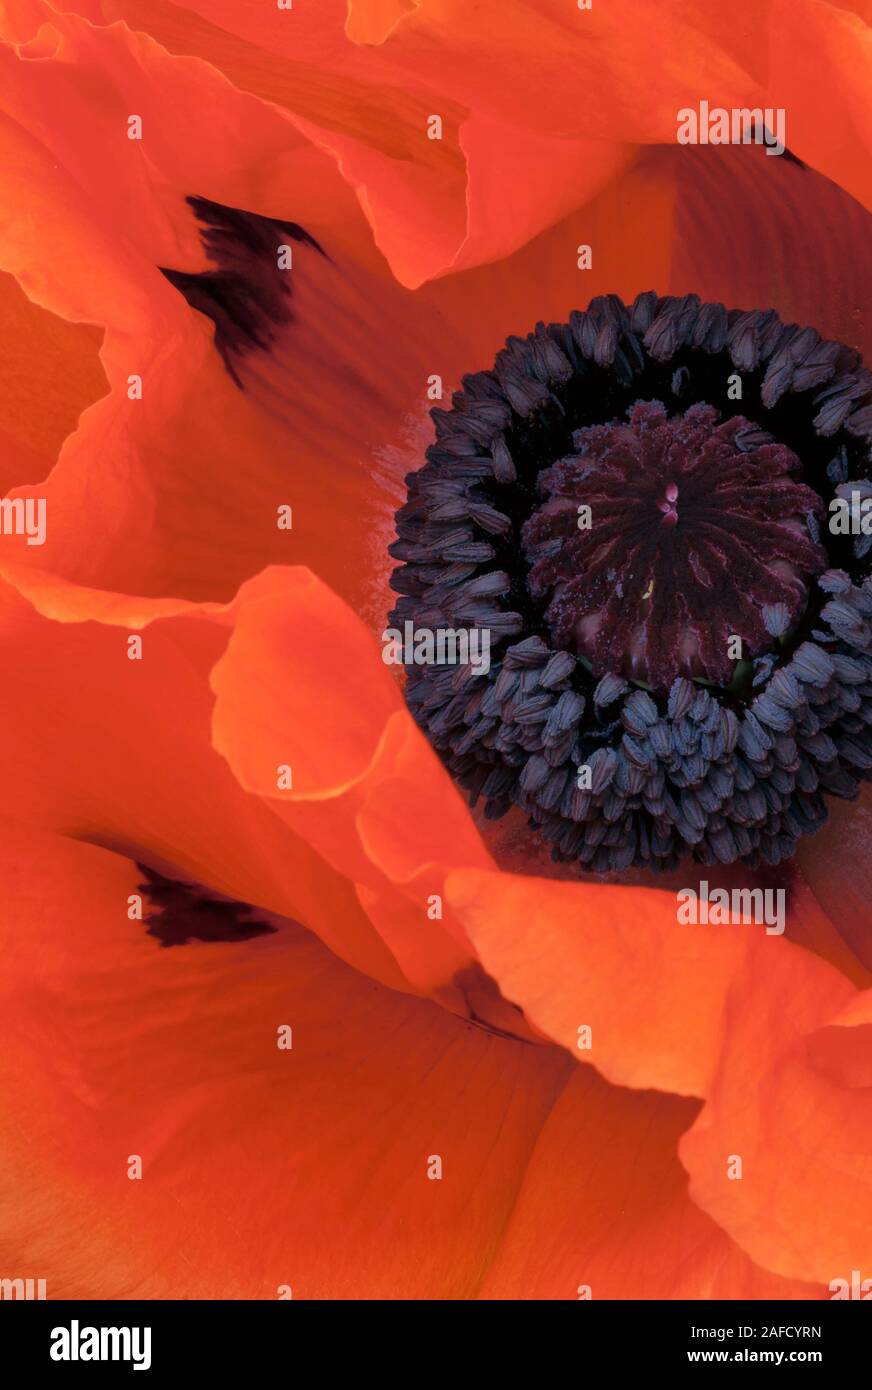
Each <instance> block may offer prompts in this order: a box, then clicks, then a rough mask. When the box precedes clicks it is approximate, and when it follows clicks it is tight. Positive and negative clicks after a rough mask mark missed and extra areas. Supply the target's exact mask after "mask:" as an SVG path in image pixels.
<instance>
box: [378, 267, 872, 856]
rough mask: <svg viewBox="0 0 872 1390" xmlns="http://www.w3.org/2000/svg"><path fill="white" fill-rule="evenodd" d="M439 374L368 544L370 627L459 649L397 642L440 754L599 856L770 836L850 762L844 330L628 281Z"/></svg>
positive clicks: (869, 488) (840, 790)
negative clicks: (443, 654)
mask: <svg viewBox="0 0 872 1390" xmlns="http://www.w3.org/2000/svg"><path fill="white" fill-rule="evenodd" d="M462 385H463V389H462V390H461V391H458V392H456V393H455V394H454V396H453V397H452V402H451V408H450V409H449V410H443V409H435V410H433V411H432V416H433V421H434V424H435V428H436V439H435V441H434V443H433V444H431V445H430V447H429V448H428V450H427V458H426V462H424V463H423V464H422V466H421V467H420V468H419V469H417V470H416V471H415V472H413V473H410V474H409V475H408V477H407V479H406V482H407V486H408V495H407V498H406V501H405V503H404V505H403V506H402V507H401V508H400V510H399V511H398V512H397V533H398V534H397V540H396V541H395V542H394V543H393V544H392V545H391V547H390V549H391V554H392V555H393V556H394V557H395V558H396V559H397V560H398V561H399V562H400V564H399V567H398V568H397V570H396V571H395V572H394V574H393V575H392V577H391V584H392V585H393V588H394V590H395V591H396V593H397V595H398V598H397V601H396V604H395V607H394V610H393V612H392V613H391V618H390V621H391V623H392V627H393V628H400V629H403V630H405V629H407V628H410V629H412V632H413V633H415V632H417V631H419V630H420V629H423V630H424V636H425V637H426V636H428V634H429V637H430V638H431V639H433V638H435V639H436V641H432V640H431V641H430V648H432V649H433V650H440V648H439V643H438V639H439V635H440V634H441V635H442V637H443V639H444V638H445V636H446V633H447V634H449V635H450V637H451V650H456V651H458V652H459V653H461V655H460V656H459V657H456V658H454V659H453V660H452V661H449V662H439V661H436V662H433V663H431V662H429V661H428V660H426V659H423V660H421V659H419V658H418V657H417V656H411V657H404V660H405V661H406V663H407V669H406V700H407V703H408V705H409V708H410V710H411V712H412V714H413V716H414V718H415V720H416V721H417V723H418V724H419V726H420V727H421V728H422V729H423V730H424V731H425V733H426V735H427V737H428V738H429V740H430V742H431V744H432V745H433V747H434V748H435V749H436V750H437V752H438V753H439V755H440V757H441V758H442V759H443V760H444V762H445V764H446V766H447V767H448V768H449V769H450V771H451V773H452V774H453V776H454V777H455V778H456V779H457V781H458V782H459V783H460V784H461V786H463V787H465V788H466V789H467V790H468V792H469V795H470V800H471V801H472V803H473V804H475V802H476V801H477V799H478V798H479V797H481V798H482V799H483V800H484V803H485V815H486V816H488V817H497V816H501V815H503V814H505V813H506V812H507V811H509V810H511V809H512V808H513V807H517V808H519V809H520V810H521V811H523V812H524V813H525V814H526V815H527V816H528V822H529V825H530V826H531V827H534V828H535V829H536V830H537V831H538V832H539V833H540V834H542V835H544V836H545V838H546V839H547V840H549V841H550V842H551V844H552V852H553V854H554V857H555V858H556V859H569V860H576V861H578V862H579V863H580V864H582V865H584V866H587V867H589V868H591V869H593V870H596V871H605V870H614V869H617V870H620V869H625V868H627V867H628V866H629V865H631V864H640V865H647V866H648V867H650V868H656V869H662V868H669V867H671V866H673V865H675V864H676V863H677V862H678V861H679V859H680V858H681V857H682V856H683V855H686V854H688V853H690V854H692V855H693V857H694V858H695V859H696V860H698V861H700V862H701V863H705V864H711V863H714V862H721V863H731V862H733V861H734V860H741V861H742V862H743V863H745V864H748V865H750V866H756V865H758V864H760V863H761V862H762V863H769V864H775V863H778V862H779V860H782V859H785V858H787V857H789V856H790V855H791V854H792V853H793V851H794V849H795V846H796V844H797V841H798V840H799V838H800V836H802V835H808V834H811V833H813V832H814V831H815V830H817V829H818V828H819V827H820V826H821V825H822V824H823V823H824V821H825V820H826V817H827V798H828V797H830V796H838V797H853V796H856V794H857V791H858V788H859V784H860V782H861V781H863V780H869V779H872V554H870V553H872V534H865V533H864V532H863V531H862V530H861V529H856V528H854V526H853V523H852V526H851V527H850V528H849V529H847V530H846V529H845V526H844V524H843V522H841V521H839V516H840V514H841V513H844V511H845V510H846V508H847V507H848V504H849V502H850V503H851V505H853V502H854V500H855V499H856V498H857V497H860V498H865V497H868V496H872V375H870V373H869V372H868V371H867V369H866V368H865V367H864V366H863V364H862V362H861V360H860V357H859V355H858V353H857V352H856V351H855V349H853V348H852V347H850V346H848V345H846V344H844V343H839V342H834V341H824V340H822V339H821V338H820V336H819V335H818V334H817V333H816V332H815V331H814V330H813V329H811V328H803V327H801V326H800V325H798V324H793V323H788V324H785V323H782V321H781V319H780V318H779V317H778V315H777V313H775V311H774V310H772V309H766V310H743V309H727V308H725V307H724V305H722V304H703V303H701V302H700V300H699V298H698V297H697V296H696V295H693V294H688V295H684V296H682V297H680V298H673V297H670V296H666V297H660V296H658V295H657V294H655V293H654V292H653V291H651V292H649V293H646V294H640V295H638V296H637V298H636V299H635V300H634V302H633V303H632V305H625V304H624V303H623V302H622V301H621V300H620V299H619V298H618V296H616V295H606V296H603V297H598V298H597V299H594V300H592V301H591V303H590V304H589V305H588V308H587V309H586V310H585V311H583V312H573V313H572V314H571V315H570V317H569V321H568V322H567V323H563V324H556V323H555V324H547V325H546V324H544V323H539V324H537V325H536V327H535V329H534V331H533V332H532V333H530V334H529V335H528V336H527V338H526V339H521V338H509V339H508V341H507V343H506V346H505V347H504V348H503V349H502V350H501V351H500V352H498V353H497V356H496V359H495V361H494V364H493V367H492V368H491V369H490V370H489V371H485V372H476V373H474V374H472V375H469V376H465V377H464V378H463V383H462ZM661 402H668V403H669V405H668V408H667V406H665V405H663V404H661ZM852 515H853V514H852ZM835 523H838V524H835ZM464 634H466V635H467V637H469V638H470V640H469V641H468V642H467V643H466V644H464V643H463V641H462V640H460V639H462V638H463V636H464ZM386 635H387V634H386ZM473 636H474V637H475V638H476V639H477V640H476V642H475V644H474V645H473V643H472V640H471V638H472V637H473ZM485 637H487V642H485V641H484V639H485ZM412 645H413V644H409V646H408V650H412ZM444 645H445V644H444V642H443V647H444ZM426 649H428V648H427V643H426V642H425V643H424V644H423V645H422V647H421V650H422V651H423V650H426ZM414 650H415V651H416V652H417V651H418V647H417V645H415V646H414ZM464 652H467V653H468V655H466V656H465V655H463V653H464ZM482 653H485V655H486V660H482V659H481V657H482ZM473 657H475V659H473Z"/></svg>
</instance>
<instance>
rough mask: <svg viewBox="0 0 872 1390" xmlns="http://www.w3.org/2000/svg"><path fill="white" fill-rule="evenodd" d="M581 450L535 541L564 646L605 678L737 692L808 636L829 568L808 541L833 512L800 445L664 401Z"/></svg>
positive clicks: (593, 431)
mask: <svg viewBox="0 0 872 1390" xmlns="http://www.w3.org/2000/svg"><path fill="white" fill-rule="evenodd" d="M573 444H574V446H575V450H576V452H575V453H573V454H571V455H569V456H568V457H565V458H562V459H560V460H559V462H557V463H555V464H553V465H552V466H551V467H550V468H547V469H545V470H544V471H543V472H542V473H541V474H540V475H539V479H538V485H537V491H538V493H539V495H540V497H542V498H543V499H544V500H543V501H542V504H541V506H539V507H538V508H537V509H536V510H535V511H534V512H533V514H532V516H531V517H530V519H529V520H528V521H527V522H526V524H525V525H524V527H523V530H522V544H523V547H524V553H525V557H526V559H527V561H528V563H530V570H529V573H528V575H527V587H528V590H529V593H530V595H531V597H532V598H533V599H534V600H535V601H537V602H541V601H543V600H545V601H547V603H548V606H547V608H546V610H545V618H546V621H547V623H548V629H549V632H550V634H551V637H552V638H553V640H554V641H555V643H557V644H558V645H559V646H561V647H567V648H569V649H570V650H574V651H576V652H578V653H579V655H581V656H584V657H586V658H587V659H588V660H589V662H590V665H591V669H592V671H593V673H594V675H596V676H602V675H605V674H606V673H607V672H610V671H612V672H619V673H620V674H622V675H624V676H627V677H629V678H631V679H633V680H637V681H642V682H644V683H645V684H647V685H650V686H651V687H653V688H654V689H658V690H668V689H669V686H670V684H671V683H672V681H673V680H674V679H675V677H676V676H680V675H684V676H691V677H703V678H705V679H707V680H708V681H710V682H713V683H714V682H717V683H724V684H726V683H727V682H728V681H729V679H730V676H731V673H732V670H733V668H734V666H735V663H736V659H737V658H739V657H745V658H747V659H751V658H753V657H756V656H758V655H759V654H760V653H761V652H762V651H763V650H764V649H765V648H766V647H768V646H769V645H771V643H772V637H773V630H772V624H773V622H778V621H779V620H782V621H783V619H784V616H785V613H786V620H787V625H788V626H792V625H793V624H794V622H795V620H796V618H797V617H798V615H799V613H800V612H801V610H802V609H803V607H804V605H805V602H806V598H807V595H808V580H809V579H810V578H811V577H813V576H815V575H817V574H820V573H821V572H822V571H823V570H824V569H825V567H826V563H827V557H826V552H825V551H824V550H823V549H822V547H821V546H820V545H817V544H816V543H815V542H814V541H813V540H812V539H811V538H810V536H809V532H808V516H809V513H811V514H814V515H820V514H822V511H823V506H822V503H821V500H820V498H819V497H818V496H817V494H816V493H815V492H813V491H812V490H811V488H809V487H806V486H805V485H804V484H803V483H801V482H799V481H798V478H799V477H800V476H801V473H802V464H801V462H800V460H799V458H798V457H797V456H796V454H795V453H793V452H792V450H791V449H789V448H787V447H786V446H785V445H784V444H779V443H776V442H775V441H774V440H773V439H772V438H771V436H769V435H767V434H766V433H765V432H764V431H762V430H759V429H757V428H755V427H754V426H753V425H751V424H750V422H749V421H748V420H746V419H745V418H744V417H743V416H741V415H738V416H734V417H733V418H732V419H730V420H726V421H724V422H723V423H719V415H718V412H717V411H716V410H714V409H713V408H712V407H711V406H709V405H705V404H697V405H694V406H691V407H690V409H689V410H687V411H685V412H684V413H683V414H681V415H676V416H673V417H672V418H671V419H670V418H669V417H668V416H667V412H666V407H665V406H664V405H662V404H661V402H659V401H646V402H637V403H636V404H635V405H634V406H632V407H631V408H630V410H629V412H628V418H627V420H623V421H622V420H612V421H611V422H610V423H608V424H604V425H590V426H587V427H585V428H583V429H579V430H577V431H576V432H575V434H574V435H573ZM779 605H783V609H782V608H780V607H779ZM776 609H777V613H775V614H774V615H773V610H776ZM767 620H768V626H767Z"/></svg>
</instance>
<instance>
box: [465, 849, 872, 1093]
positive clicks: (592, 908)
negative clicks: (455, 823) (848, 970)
mask: <svg viewBox="0 0 872 1390" xmlns="http://www.w3.org/2000/svg"><path fill="white" fill-rule="evenodd" d="M676 877H682V878H683V881H684V883H686V884H687V885H688V886H691V887H693V888H694V891H696V892H699V891H701V890H700V887H699V884H700V880H701V878H703V877H704V878H705V879H706V880H707V881H708V882H709V883H710V884H712V886H721V885H722V884H723V885H727V884H728V883H730V882H731V881H732V877H731V871H720V872H718V871H716V870H714V869H710V868H706V869H701V868H700V866H699V865H696V866H694V867H693V870H691V868H690V867H689V866H687V867H685V869H684V870H683V871H682V870H679V871H678V874H677V875H676ZM733 877H734V876H733ZM746 880H747V870H745V871H743V878H742V885H743V886H745V883H746ZM647 881H648V882H650V878H649V879H648V880H647ZM446 889H447V894H448V900H449V902H450V904H451V906H452V908H453V910H454V911H455V912H456V913H457V915H458V917H459V919H460V921H461V923H462V924H463V927H464V929H465V930H466V932H467V934H468V936H469V938H470V940H471V941H472V943H473V945H474V946H475V949H476V952H477V954H478V957H479V959H480V961H481V962H482V964H483V966H484V967H485V969H486V970H487V971H488V973H489V974H491V975H492V976H493V978H494V979H495V980H496V981H497V982H498V983H499V986H500V989H501V991H502V993H503V995H504V997H505V998H506V999H509V1000H511V1001H513V1002H514V1003H515V1004H518V1005H519V1006H520V1007H521V1008H522V1009H523V1010H524V1013H525V1015H526V1017H527V1018H528V1019H529V1020H530V1022H531V1023H532V1024H533V1025H534V1026H535V1027H536V1028H538V1029H540V1030H541V1032H542V1033H544V1034H545V1035H546V1036H547V1037H549V1038H551V1039H553V1041H555V1042H559V1043H561V1044H562V1045H563V1046H564V1047H565V1048H567V1049H568V1050H569V1051H570V1052H572V1053H573V1055H574V1056H575V1057H576V1058H577V1059H578V1060H580V1061H589V1062H592V1063H593V1065H594V1066H595V1067H596V1068H597V1069H598V1070H599V1071H600V1072H601V1073H602V1074H603V1075H604V1076H605V1077H606V1078H607V1079H608V1080H610V1081H613V1082H615V1083H617V1084H619V1085H622V1086H632V1087H637V1088H648V1087H656V1088H657V1089H659V1090H665V1091H672V1092H675V1093H676V1094H679V1095H695V1096H705V1095H707V1094H708V1093H709V1091H710V1089H711V1087H712V1084H713V1079H714V1077H715V1075H716V1074H717V1072H718V1068H719V1066H720V1064H721V1057H722V1052H723V1049H724V1047H725V1046H726V1043H725V1037H726V1036H727V1035H728V1033H729V1025H730V1019H731V1012H730V1010H731V1007H732V1006H731V1000H732V998H733V992H734V991H735V992H736V994H737V996H738V997H740V996H739V995H738V986H737V984H736V981H737V980H738V979H739V978H740V977H741V978H743V977H744V972H745V971H746V970H750V969H751V967H752V965H753V966H755V967H756V969H758V970H759V971H760V972H761V973H762V975H763V976H764V978H765V979H766V980H767V984H768V987H769V988H770V990H771V991H772V993H773V995H775V996H777V997H778V998H779V999H780V1001H781V1003H780V1007H781V1008H782V1009H783V1010H786V1011H787V1012H788V1014H789V1011H790V1003H789V1001H790V992H791V990H792V988H793V982H794V976H795V975H799V976H801V977H802V978H805V977H806V976H807V977H808V979H809V980H812V981H813V980H815V979H817V978H818V977H819V978H820V979H821V980H822V981H823V982H824V984H823V985H822V989H826V988H829V989H831V990H832V991H833V992H834V993H835V994H838V993H839V991H841V996H842V997H847V996H848V995H850V993H851V986H850V984H849V983H848V981H847V980H845V979H844V978H843V977H842V976H841V975H838V974H837V973H836V971H835V970H833V969H832V968H831V967H830V966H828V965H827V964H825V962H824V961H822V960H819V959H818V958H817V957H815V956H813V955H811V954H810V953H809V952H807V951H798V950H797V949H796V948H795V947H793V946H789V945H788V944H787V943H786V942H784V941H783V940H780V939H779V938H778V936H777V935H775V934H771V933H767V932H766V930H765V929H764V927H762V926H758V925H751V924H747V925H739V924H736V925H728V926H716V925H703V924H699V925H685V924H683V923H681V922H679V921H678V901H677V897H676V892H675V889H674V888H672V889H671V891H670V890H668V889H665V888H664V889H657V888H654V887H636V888H629V887H623V886H618V885H613V884H608V885H605V884H594V883H590V882H586V883H565V882H557V881H554V880H546V879H539V878H527V877H523V876H521V875H513V874H508V873H504V874H494V873H488V872H480V871H479V872H476V871H472V870H467V871H457V872H452V873H451V874H450V875H449V877H448V880H447V884H446ZM787 912H788V926H787V931H788V933H790V932H791V931H792V929H793V928H792V923H793V921H794V920H795V919H796V918H797V917H799V918H800V919H801V918H803V917H805V916H814V914H815V913H818V914H819V912H820V910H819V909H818V908H817V906H816V904H815V903H814V900H813V899H812V898H811V895H810V893H809V892H808V889H807V888H806V887H805V885H803V884H802V883H801V881H799V880H797V881H796V882H795V884H794V885H793V888H792V891H791V893H790V896H789V897H788V907H787ZM586 1029H589V1030H590V1035H589V1037H588V1035H587V1033H586V1032H585V1031H584V1030H586Z"/></svg>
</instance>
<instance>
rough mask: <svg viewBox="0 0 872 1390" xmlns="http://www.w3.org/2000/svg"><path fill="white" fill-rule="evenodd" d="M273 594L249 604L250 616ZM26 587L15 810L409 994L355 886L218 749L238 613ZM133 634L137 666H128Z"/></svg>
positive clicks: (16, 663)
mask: <svg viewBox="0 0 872 1390" xmlns="http://www.w3.org/2000/svg"><path fill="white" fill-rule="evenodd" d="M271 582H272V583H275V580H273V581H270V580H269V578H267V580H265V581H264V585H263V586H262V588H261V590H260V592H258V591H257V590H255V592H254V594H253V595H246V596H245V601H248V602H251V603H252V604H256V602H257V599H258V597H262V595H263V592H264V591H266V592H269V586H270V583H271ZM18 583H19V585H20V587H21V589H22V590H24V591H26V592H27V593H28V594H29V596H30V598H31V600H32V602H33V603H34V604H35V605H37V608H38V610H39V611H37V610H36V609H35V608H34V607H31V604H30V603H28V602H25V601H24V599H22V598H21V597H20V596H19V594H18V593H16V591H15V590H14V589H13V588H12V586H11V585H10V584H9V583H8V582H6V583H4V584H3V585H2V586H0V630H2V632H3V640H4V644H5V650H6V652H7V658H8V663H9V671H8V679H7V680H6V681H4V683H3V686H2V692H0V708H2V716H3V719H4V720H5V722H6V725H7V727H10V728H12V727H14V728H15V730H16V738H15V739H14V740H12V739H7V740H4V741H3V743H2V746H0V785H2V786H3V787H4V788H5V804H6V805H14V806H15V808H16V815H17V816H19V817H20V818H21V819H24V820H27V821H30V822H35V823H38V824H41V825H43V826H48V827H51V828H56V829H59V830H62V831H64V832H67V833H69V834H73V835H76V836H77V837H79V838H81V839H87V840H91V841H93V842H95V843H99V844H104V845H107V846H111V847H113V848H116V849H119V850H121V851H122V852H124V853H127V854H129V855H131V857H134V858H137V859H140V860H144V861H145V862H147V863H149V864H152V865H154V866H156V867H157V868H160V869H163V870H169V872H171V873H174V874H175V875H177V876H180V877H185V878H188V879H193V880H196V881H197V882H200V883H204V884H207V885H208V886H209V887H210V888H213V889H215V890H216V891H218V892H221V893H225V894H227V895H229V896H230V897H233V898H237V899H241V900H242V901H244V902H250V903H253V904H255V905H257V906H259V907H263V908H266V909H268V910H270V911H274V912H280V913H282V914H283V915H285V916H288V917H294V918H297V919H298V920H301V921H303V922H305V924H306V925H307V926H308V927H310V928H311V929H312V930H314V931H318V932H321V933H323V935H324V937H325V939H326V940H327V941H328V942H329V943H330V945H331V946H332V947H333V948H334V949H335V950H336V951H337V952H338V953H339V954H340V955H342V956H344V957H345V958H346V959H349V960H352V961H354V963H355V964H357V965H359V966H360V967H361V968H363V969H365V970H367V971H369V973H371V974H372V975H373V976H375V977H376V978H378V979H382V980H386V981H388V982H389V983H391V984H392V985H395V986H398V987H400V988H403V987H407V984H406V981H405V979H404V976H403V975H402V972H401V971H400V970H399V968H398V966H397V964H396V962H395V960H394V958H393V957H392V956H391V954H390V953H389V951H388V950H387V948H386V947H385V945H384V943H383V942H382V940H381V938H380V936H379V935H378V933H377V932H376V931H375V929H374V928H373V926H372V924H371V923H370V922H369V921H368V919H367V918H366V916H365V914H364V913H363V911H362V910H361V908H360V905H359V903H358V901H357V898H356V895H355V893H354V890H353V886H352V884H351V883H349V882H348V881H347V880H346V879H345V878H343V877H342V876H340V875H337V874H336V873H334V872H333V871H332V870H331V869H330V868H329V867H328V866H327V864H326V863H325V862H324V860H323V859H322V858H320V857H319V855H318V854H317V853H315V852H314V851H313V850H312V849H310V848H309V846H308V844H307V843H306V842H305V841H304V840H302V839H300V838H299V837H298V836H297V835H295V834H293V833H292V832H291V831H290V830H289V829H288V828H287V827H286V826H284V825H282V824H281V822H280V821H279V820H278V819H277V818H276V816H275V815H273V814H272V812H271V811H270V810H269V808H268V807H267V806H266V805H264V804H263V803H262V802H261V801H259V800H258V799H257V798H255V797H252V796H250V795H248V794H247V793H246V792H244V791H243V790H242V789H241V788H240V786H239V784H238V782H237V781H236V780H235V778H234V777H233V776H232V774H231V773H230V771H229V769H228V767H227V765H226V763H225V762H224V760H223V759H222V758H221V757H219V756H218V755H217V754H216V753H215V751H214V749H213V747H212V737H211V720H212V711H213V703H214V702H213V697H212V695H211V693H210V691H209V684H208V682H209V672H210V671H211V669H212V667H213V666H214V665H215V663H216V661H217V660H218V659H219V657H220V655H221V653H222V651H223V649H224V646H225V644H226V641H227V637H228V627H229V625H232V623H233V622H238V621H240V615H239V612H238V611H236V610H229V611H228V610H223V609H220V608H215V607H210V606H206V607H204V608H202V609H197V608H196V607H194V606H193V605H190V604H185V603H175V604H174V603H172V602H171V601H169V600H163V601H151V602H150V601H149V600H143V599H126V600H125V599H124V598H123V597H119V596H117V595H101V594H99V593H88V592H87V591H82V590H77V589H73V588H70V587H69V586H62V585H59V584H58V583H57V582H56V581H49V582H46V581H42V582H41V583H40V584H37V583H36V582H35V581H34V572H31V571H27V572H25V574H24V576H23V577H21V576H19V579H18ZM242 607H243V608H244V603H243V605H242ZM42 614H44V615H45V616H41V615H42ZM137 632H139V634H140V635H141V640H142V657H141V659H139V660H129V659H128V648H129V642H128V639H129V636H130V635H136V634H137ZM71 673H75V676H74V678H71ZM252 679H253V681H254V683H256V678H254V677H253V678H252ZM300 732H302V741H305V730H302V731H298V733H300Z"/></svg>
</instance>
